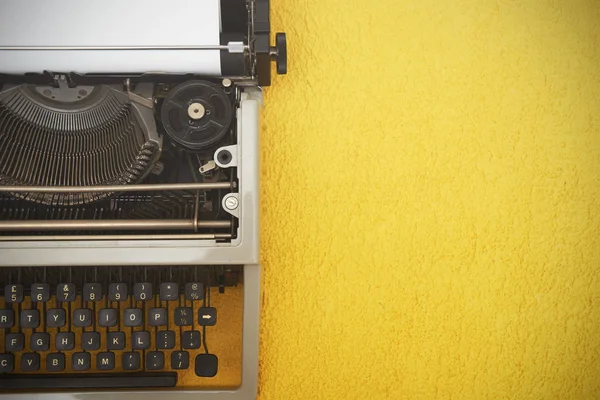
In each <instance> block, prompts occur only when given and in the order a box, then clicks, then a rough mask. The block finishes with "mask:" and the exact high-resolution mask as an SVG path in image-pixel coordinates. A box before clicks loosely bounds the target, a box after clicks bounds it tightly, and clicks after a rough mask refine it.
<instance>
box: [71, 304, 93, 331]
mask: <svg viewBox="0 0 600 400" xmlns="http://www.w3.org/2000/svg"><path fill="white" fill-rule="evenodd" d="M73 325H75V326H76V327H78V328H84V327H86V326H90V325H92V310H90V309H89V308H78V309H77V310H75V311H73Z"/></svg>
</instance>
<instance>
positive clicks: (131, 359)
mask: <svg viewBox="0 0 600 400" xmlns="http://www.w3.org/2000/svg"><path fill="white" fill-rule="evenodd" d="M121 364H122V365H123V369H124V370H127V371H135V370H137V369H140V353H136V352H130V353H123V357H122V358H121Z"/></svg>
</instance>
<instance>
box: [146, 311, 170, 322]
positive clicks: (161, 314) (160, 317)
mask: <svg viewBox="0 0 600 400" xmlns="http://www.w3.org/2000/svg"><path fill="white" fill-rule="evenodd" d="M148 319H149V320H150V326H167V309H166V308H151V309H150V310H149V311H148Z"/></svg>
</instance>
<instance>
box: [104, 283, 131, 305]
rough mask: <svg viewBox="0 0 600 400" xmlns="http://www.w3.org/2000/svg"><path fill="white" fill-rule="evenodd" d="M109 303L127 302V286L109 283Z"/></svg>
mask: <svg viewBox="0 0 600 400" xmlns="http://www.w3.org/2000/svg"><path fill="white" fill-rule="evenodd" d="M108 300H109V301H125V300H127V285H126V284H125V283H122V282H120V283H111V284H110V285H109V286H108Z"/></svg>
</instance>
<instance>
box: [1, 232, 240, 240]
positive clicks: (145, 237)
mask: <svg viewBox="0 0 600 400" xmlns="http://www.w3.org/2000/svg"><path fill="white" fill-rule="evenodd" d="M231 237H232V236H231V234H230V233H223V234H221V233H217V234H208V233H207V234H195V235H194V234H182V235H177V234H171V235H65V236H58V235H53V236H0V242H49V241H55V240H62V241H66V240H177V239H179V240H217V239H231Z"/></svg>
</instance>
